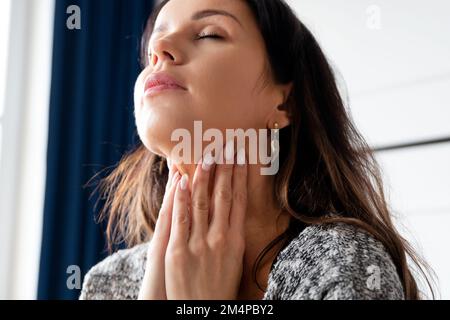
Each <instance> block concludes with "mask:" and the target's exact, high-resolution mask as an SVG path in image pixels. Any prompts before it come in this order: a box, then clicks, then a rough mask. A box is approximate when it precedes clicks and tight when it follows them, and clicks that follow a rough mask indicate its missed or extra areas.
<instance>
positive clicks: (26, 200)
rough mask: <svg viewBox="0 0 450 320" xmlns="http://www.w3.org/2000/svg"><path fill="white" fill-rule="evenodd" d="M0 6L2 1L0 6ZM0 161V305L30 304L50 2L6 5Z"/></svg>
mask: <svg viewBox="0 0 450 320" xmlns="http://www.w3.org/2000/svg"><path fill="white" fill-rule="evenodd" d="M2 1H4V0H2ZM10 13H11V19H10V22H11V23H10V26H9V28H8V29H9V35H10V37H9V38H10V39H11V40H13V41H10V42H9V45H8V46H7V51H8V55H7V65H8V67H7V68H5V69H0V77H5V79H6V81H5V87H4V88H5V90H4V97H2V99H1V100H0V104H2V105H3V107H4V113H3V116H2V122H3V128H2V129H3V132H2V136H3V144H2V145H1V146H0V147H1V148H2V157H1V159H0V219H1V224H0V299H35V298H36V294H37V283H38V271H39V258H40V247H41V231H42V213H43V206H44V192H45V174H46V156H47V133H48V111H49V110H48V109H49V97H50V83H51V79H50V78H51V62H52V51H53V48H52V45H53V16H54V0H13V1H11V12H10Z"/></svg>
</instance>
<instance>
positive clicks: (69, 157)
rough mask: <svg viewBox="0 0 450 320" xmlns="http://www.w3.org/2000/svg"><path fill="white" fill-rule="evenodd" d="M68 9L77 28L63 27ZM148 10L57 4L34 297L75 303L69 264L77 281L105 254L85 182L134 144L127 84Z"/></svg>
mask: <svg viewBox="0 0 450 320" xmlns="http://www.w3.org/2000/svg"><path fill="white" fill-rule="evenodd" d="M71 5H77V6H78V7H79V8H80V10H81V16H80V18H81V29H80V30H77V29H74V30H69V29H68V28H67V27H66V21H67V19H68V18H69V16H70V14H68V13H67V12H66V11H67V8H68V7H69V6H71ZM152 8H153V1H151V0H78V1H77V0H56V7H55V21H54V44H53V46H54V48H53V63H52V64H53V65H52V85H51V97H50V115H49V116H50V118H49V135H48V151H47V177H46V191H45V207H44V225H43V232H42V247H41V260H40V270H39V285H38V298H39V299H76V298H78V296H79V294H80V290H78V289H70V288H68V286H67V279H68V277H69V276H70V275H73V274H75V272H74V271H71V270H69V273H67V271H68V267H69V266H78V267H79V268H80V270H81V276H82V277H83V276H84V274H85V273H86V272H87V271H88V270H89V268H90V267H91V266H93V265H94V264H96V263H97V262H98V261H100V260H101V259H103V258H104V257H105V256H106V255H107V251H106V245H105V237H104V229H103V227H104V226H102V225H99V224H96V223H95V218H96V217H97V214H98V211H99V209H100V208H101V202H100V203H99V205H98V206H97V208H95V210H94V206H95V202H96V201H97V197H96V196H95V197H91V198H90V194H91V193H92V191H93V188H87V187H86V183H87V182H88V181H89V179H90V178H92V177H93V176H94V174H95V173H97V172H99V171H100V170H102V169H104V168H107V167H110V166H113V165H115V164H116V163H117V162H118V161H119V160H120V158H121V156H122V155H123V154H124V153H125V152H126V151H127V150H129V149H130V148H132V147H133V146H134V145H135V143H137V141H138V136H137V131H136V128H135V124H134V116H133V86H134V82H135V80H136V78H137V75H138V74H139V72H140V67H139V62H138V52H139V44H140V37H141V35H142V31H143V29H144V27H145V22H146V20H147V18H148V16H149V15H150V13H151V10H152ZM100 177H102V175H100ZM100 177H99V178H100ZM81 279H82V278H81Z"/></svg>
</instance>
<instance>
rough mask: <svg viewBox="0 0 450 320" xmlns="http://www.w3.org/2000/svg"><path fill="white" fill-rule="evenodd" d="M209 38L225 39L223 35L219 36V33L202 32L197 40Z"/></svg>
mask: <svg viewBox="0 0 450 320" xmlns="http://www.w3.org/2000/svg"><path fill="white" fill-rule="evenodd" d="M207 38H211V39H223V37H221V36H219V35H218V34H215V33H200V34H198V35H197V38H196V40H201V39H207Z"/></svg>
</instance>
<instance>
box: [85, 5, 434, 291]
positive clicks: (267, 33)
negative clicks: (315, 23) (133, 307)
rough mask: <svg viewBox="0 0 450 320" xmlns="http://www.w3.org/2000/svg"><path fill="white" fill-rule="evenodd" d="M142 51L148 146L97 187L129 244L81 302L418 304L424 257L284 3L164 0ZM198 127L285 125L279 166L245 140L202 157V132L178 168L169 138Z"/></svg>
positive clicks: (138, 107)
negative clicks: (267, 165) (254, 156)
mask: <svg viewBox="0 0 450 320" xmlns="http://www.w3.org/2000/svg"><path fill="white" fill-rule="evenodd" d="M142 53H143V54H142V55H143V61H145V62H144V69H143V71H142V73H141V74H140V76H139V77H138V79H137V82H136V87H135V116H136V124H137V128H138V132H139V136H140V138H141V141H142V145H141V146H139V147H138V148H137V149H136V150H134V151H133V152H132V153H130V154H128V155H127V156H126V157H125V158H124V159H123V160H122V161H121V163H120V164H119V166H118V167H117V168H116V169H115V171H114V172H113V173H112V174H111V175H110V176H109V177H107V178H106V179H105V180H104V181H103V182H102V184H101V187H102V190H103V193H104V195H105V196H106V205H105V207H104V210H103V212H102V216H103V217H108V219H109V220H108V230H107V233H108V235H109V238H110V241H111V244H115V243H117V242H119V241H120V240H125V241H126V243H127V244H128V245H129V249H126V250H119V251H118V252H116V253H114V254H113V255H111V256H110V257H108V258H106V259H105V260H104V261H102V262H100V263H99V264H98V265H96V266H94V267H93V268H92V269H91V270H90V271H89V272H88V274H87V275H86V277H85V280H84V284H83V289H82V294H81V296H80V298H81V299H136V298H139V299H419V298H421V293H420V292H419V290H418V286H417V284H416V280H415V279H414V277H413V275H412V272H411V270H410V268H409V266H408V264H407V257H408V256H409V257H410V258H412V261H413V262H415V263H416V265H417V266H418V267H419V269H420V270H421V271H422V268H421V265H423V264H424V262H423V261H421V260H420V259H419V258H418V257H417V256H416V255H415V253H414V252H413V250H412V249H411V247H410V246H409V245H408V243H407V242H406V241H405V239H403V238H402V237H401V236H400V235H399V233H398V232H397V231H396V229H395V227H394V225H393V223H392V220H391V216H390V213H389V210H388V205H387V203H386V201H385V198H384V194H383V186H382V181H381V178H380V173H379V169H378V166H377V163H376V161H375V159H374V158H373V155H372V153H371V151H370V149H369V147H368V146H367V144H366V142H365V141H364V139H363V138H362V137H361V135H360V134H359V133H358V131H357V130H356V129H355V127H354V126H353V124H352V122H351V120H350V118H349V116H348V114H347V112H346V110H345V107H344V104H343V101H342V99H341V96H340V94H339V91H338V89H337V85H336V80H335V77H334V74H333V72H332V69H331V67H330V65H329V63H328V62H327V59H326V57H325V56H324V54H323V53H322V51H321V49H320V47H319V45H318V44H317V42H316V40H315V39H314V37H313V36H312V34H311V33H310V32H309V31H308V29H307V28H306V27H305V26H304V25H303V24H302V23H301V22H300V21H299V20H298V18H297V17H296V16H295V14H294V13H293V12H292V10H291V9H290V8H289V6H288V5H287V4H286V3H284V1H282V0H242V1H216V0H199V1H185V0H170V1H163V2H162V3H161V5H159V6H158V7H157V8H156V9H155V11H154V13H153V15H152V16H151V17H150V19H149V22H148V24H147V29H146V32H145V34H144V36H143V43H142ZM158 85H159V87H158ZM161 85H162V86H161ZM161 89H165V90H161ZM197 120H200V121H201V124H202V127H203V128H205V129H217V132H219V133H222V134H225V131H226V130H227V129H237V128H242V129H243V130H248V129H255V130H258V129H275V131H276V132H277V135H275V137H277V136H278V140H277V139H276V138H275V139H273V137H274V136H273V135H269V134H268V135H267V136H268V137H269V139H268V143H269V144H270V143H271V142H272V143H273V142H276V141H279V148H277V147H276V146H277V143H275V144H274V145H275V147H274V148H273V150H272V157H276V155H277V154H278V151H279V154H278V159H279V170H277V171H276V173H275V174H272V175H263V174H261V168H262V167H264V165H263V164H262V163H261V162H257V163H255V164H251V163H248V162H249V161H248V160H249V157H250V156H251V153H252V152H253V151H251V150H250V149H249V148H247V147H246V148H245V149H239V151H237V152H236V149H235V148H234V147H232V148H229V147H227V146H225V149H224V150H222V151H220V152H214V156H213V155H212V154H209V153H204V152H203V150H204V148H205V146H206V143H205V142H204V141H202V143H201V150H202V152H201V153H200V154H197V156H196V155H195V154H194V155H193V156H192V154H189V155H188V157H187V161H186V158H184V159H185V160H184V161H177V160H179V159H174V158H175V155H174V152H173V150H174V149H175V148H176V142H174V141H173V139H172V138H173V136H172V135H173V133H174V132H175V131H176V130H178V129H184V130H187V131H188V132H190V133H193V132H194V131H195V128H194V125H195V121H197ZM278 130H279V132H278ZM232 142H234V140H233V141H232ZM227 145H230V144H227ZM233 146H234V144H233ZM216 151H217V150H216ZM236 153H237V154H236ZM223 155H225V156H227V157H226V158H227V159H229V160H231V162H233V161H232V160H235V161H234V162H236V161H237V162H238V163H236V164H233V163H231V164H230V163H222V161H221V159H223V157H222V156H223ZM424 276H425V274H424ZM425 278H426V276H425Z"/></svg>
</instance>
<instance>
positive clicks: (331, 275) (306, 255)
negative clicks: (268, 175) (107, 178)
mask: <svg viewBox="0 0 450 320" xmlns="http://www.w3.org/2000/svg"><path fill="white" fill-rule="evenodd" d="M147 246H148V243H144V244H141V245H138V246H135V247H133V248H131V249H125V250H119V251H118V252H116V253H114V254H112V255H111V256H109V257H107V258H106V259H104V260H103V261H101V262H100V263H98V264H97V265H95V266H94V267H92V268H91V269H90V270H89V272H88V273H87V274H86V276H85V278H84V281H83V288H82V291H81V295H80V299H137V296H138V293H139V289H140V286H141V283H142V279H143V276H144V271H145V262H146V254H147V252H146V250H147ZM276 299H281V300H299V299H314V300H320V299H404V294H403V287H402V284H401V281H400V278H399V276H398V273H397V271H396V268H395V265H394V263H393V261H392V259H391V256H390V255H389V254H388V253H387V251H386V249H385V247H384V246H383V245H382V244H381V242H379V241H378V240H376V239H375V238H373V237H372V236H371V235H369V234H368V233H367V232H366V231H364V230H361V229H359V228H357V227H354V226H351V225H348V224H344V223H334V224H329V225H311V226H308V227H306V228H305V229H303V230H302V231H301V232H300V233H299V235H298V236H297V237H296V238H294V239H293V240H292V241H290V242H289V243H288V244H287V246H286V247H284V248H283V249H282V250H281V251H280V253H279V254H278V256H277V258H276V261H275V263H274V265H273V267H272V269H271V271H270V274H269V278H268V284H267V290H266V292H265V294H264V297H263V300H276Z"/></svg>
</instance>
